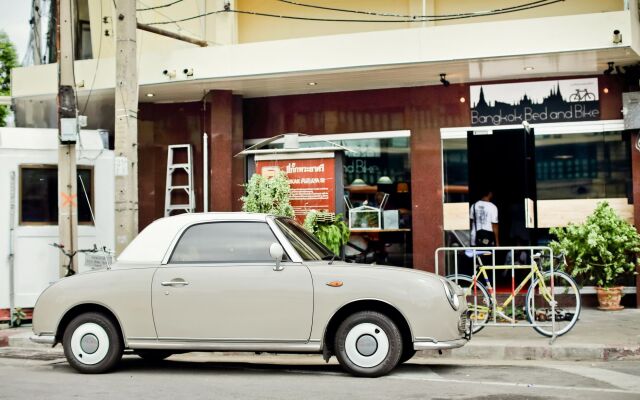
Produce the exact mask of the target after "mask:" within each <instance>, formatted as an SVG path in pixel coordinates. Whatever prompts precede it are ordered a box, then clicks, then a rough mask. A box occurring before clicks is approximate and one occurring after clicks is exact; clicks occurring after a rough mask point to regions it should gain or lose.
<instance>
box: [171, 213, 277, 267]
mask: <svg viewBox="0 0 640 400" xmlns="http://www.w3.org/2000/svg"><path fill="white" fill-rule="evenodd" d="M272 243H278V240H277V239H276V237H275V235H274V234H273V232H272V231H271V228H269V225H267V224H266V223H264V222H212V223H206V224H198V225H194V226H191V227H189V228H188V229H187V230H186V231H185V232H184V233H183V234H182V237H180V240H179V241H178V244H177V245H176V247H175V249H174V251H173V254H172V255H171V259H170V260H169V263H170V264H176V263H220V262H270V263H271V262H274V261H273V259H272V258H271V255H270V254H269V247H270V246H271V244H272ZM285 258H286V257H285Z"/></svg>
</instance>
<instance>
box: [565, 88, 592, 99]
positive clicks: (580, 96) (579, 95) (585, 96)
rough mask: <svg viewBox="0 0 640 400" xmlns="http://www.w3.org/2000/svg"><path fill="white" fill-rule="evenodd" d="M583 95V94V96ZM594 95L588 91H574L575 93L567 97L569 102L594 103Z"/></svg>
mask: <svg viewBox="0 0 640 400" xmlns="http://www.w3.org/2000/svg"><path fill="white" fill-rule="evenodd" d="M583 93H584V94H583ZM595 100H596V95H595V94H593V93H591V92H590V91H589V89H576V92H575V93H573V94H572V95H571V96H569V101H595Z"/></svg>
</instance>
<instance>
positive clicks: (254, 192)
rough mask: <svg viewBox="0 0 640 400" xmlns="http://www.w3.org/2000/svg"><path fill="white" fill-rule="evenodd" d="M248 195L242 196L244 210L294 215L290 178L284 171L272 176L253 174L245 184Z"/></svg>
mask: <svg viewBox="0 0 640 400" xmlns="http://www.w3.org/2000/svg"><path fill="white" fill-rule="evenodd" d="M245 190H246V195H245V196H242V198H241V199H240V200H242V211H246V212H255V213H266V214H273V215H278V216H282V217H293V216H294V212H293V207H291V204H290V203H289V193H290V192H291V187H290V186H289V179H288V178H287V174H285V173H284V172H282V171H279V172H277V173H276V175H275V176H273V177H271V178H265V177H263V176H262V175H260V174H253V176H252V177H251V179H249V183H247V184H246V185H245Z"/></svg>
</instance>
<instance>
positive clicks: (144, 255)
mask: <svg viewBox="0 0 640 400" xmlns="http://www.w3.org/2000/svg"><path fill="white" fill-rule="evenodd" d="M267 216H268V214H257V213H246V212H210V213H187V214H180V215H176V216H172V217H166V218H160V219H158V220H155V221H153V222H152V223H151V224H150V225H149V226H147V227H146V228H144V230H143V231H142V232H140V233H139V234H138V236H136V238H135V239H133V241H132V242H131V243H130V244H129V246H127V248H126V249H124V251H123V252H122V254H120V256H119V257H118V262H122V263H154V264H159V263H161V262H162V260H163V259H164V256H165V254H166V252H167V249H168V248H169V246H170V245H171V243H172V242H173V240H174V239H175V237H176V235H178V233H180V232H181V231H182V229H183V228H185V227H186V226H188V225H193V224H197V223H202V222H213V221H266V219H267Z"/></svg>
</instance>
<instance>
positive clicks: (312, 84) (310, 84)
mask: <svg viewBox="0 0 640 400" xmlns="http://www.w3.org/2000/svg"><path fill="white" fill-rule="evenodd" d="M317 84H318V82H309V83H307V85H309V86H315V85H317Z"/></svg>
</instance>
